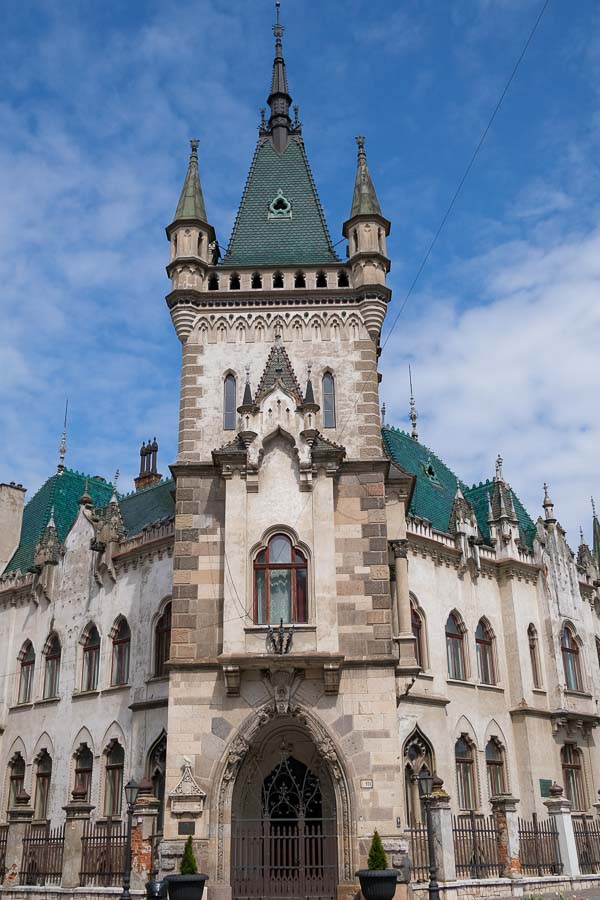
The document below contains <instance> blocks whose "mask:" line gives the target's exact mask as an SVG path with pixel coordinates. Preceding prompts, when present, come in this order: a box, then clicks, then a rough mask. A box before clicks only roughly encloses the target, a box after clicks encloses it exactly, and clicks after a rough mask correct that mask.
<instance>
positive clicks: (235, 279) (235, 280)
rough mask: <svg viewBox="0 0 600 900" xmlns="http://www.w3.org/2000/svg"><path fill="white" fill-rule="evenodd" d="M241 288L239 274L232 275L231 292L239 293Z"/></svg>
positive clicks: (230, 277)
mask: <svg viewBox="0 0 600 900" xmlns="http://www.w3.org/2000/svg"><path fill="white" fill-rule="evenodd" d="M240 286H241V283H240V276H239V275H238V273H237V272H233V274H232V275H230V276H229V290H230V291H239V289H240Z"/></svg>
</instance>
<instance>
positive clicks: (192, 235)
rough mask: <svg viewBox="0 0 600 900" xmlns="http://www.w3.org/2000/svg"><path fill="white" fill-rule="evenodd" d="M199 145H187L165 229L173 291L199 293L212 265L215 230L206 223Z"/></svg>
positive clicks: (168, 272)
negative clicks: (181, 180)
mask: <svg viewBox="0 0 600 900" xmlns="http://www.w3.org/2000/svg"><path fill="white" fill-rule="evenodd" d="M198 143H199V142H198V141H197V140H192V141H190V145H191V148H192V149H191V153H190V161H189V165H188V170H187V174H186V176H185V181H184V183H183V189H182V191H181V196H180V198H179V203H178V204H177V209H176V211H175V218H174V219H173V221H172V223H171V224H170V225H169V226H168V227H167V229H166V231H167V237H168V239H169V242H170V245H171V254H170V261H169V265H168V266H167V274H168V276H169V278H170V279H171V284H172V288H173V291H186V292H187V291H190V290H192V291H194V290H195V291H201V290H203V289H204V281H205V278H206V270H207V268H208V266H209V265H212V262H213V256H214V248H215V230H214V228H213V227H212V225H209V224H208V222H207V221H206V209H205V207H204V197H203V196H202V187H201V185H200V176H199V173H198Z"/></svg>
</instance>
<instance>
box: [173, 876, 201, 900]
mask: <svg viewBox="0 0 600 900" xmlns="http://www.w3.org/2000/svg"><path fill="white" fill-rule="evenodd" d="M165 881H166V882H167V889H168V891H169V900H200V898H201V897H202V894H203V893H204V882H205V881H208V875H203V874H198V875H167V877H166V878H165Z"/></svg>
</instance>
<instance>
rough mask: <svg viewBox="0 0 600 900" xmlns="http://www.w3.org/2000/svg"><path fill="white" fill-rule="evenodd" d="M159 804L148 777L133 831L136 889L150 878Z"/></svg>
mask: <svg viewBox="0 0 600 900" xmlns="http://www.w3.org/2000/svg"><path fill="white" fill-rule="evenodd" d="M159 806H160V801H159V800H157V798H156V797H155V796H154V793H153V787H152V782H151V781H150V779H148V778H144V779H142V781H141V782H140V791H139V794H138V798H137V800H136V804H135V807H134V811H133V819H134V825H133V829H132V832H131V887H132V888H134V889H136V890H142V889H143V888H144V887H145V884H146V882H147V881H149V880H150V874H151V872H152V857H153V851H154V847H153V844H154V841H155V840H156V823H157V820H158V809H159Z"/></svg>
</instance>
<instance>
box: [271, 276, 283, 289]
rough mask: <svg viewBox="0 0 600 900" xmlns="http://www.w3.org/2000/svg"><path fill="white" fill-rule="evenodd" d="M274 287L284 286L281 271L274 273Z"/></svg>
mask: <svg viewBox="0 0 600 900" xmlns="http://www.w3.org/2000/svg"><path fill="white" fill-rule="evenodd" d="M273 287H274V288H282V287H283V274H282V273H281V272H274V273H273Z"/></svg>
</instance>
